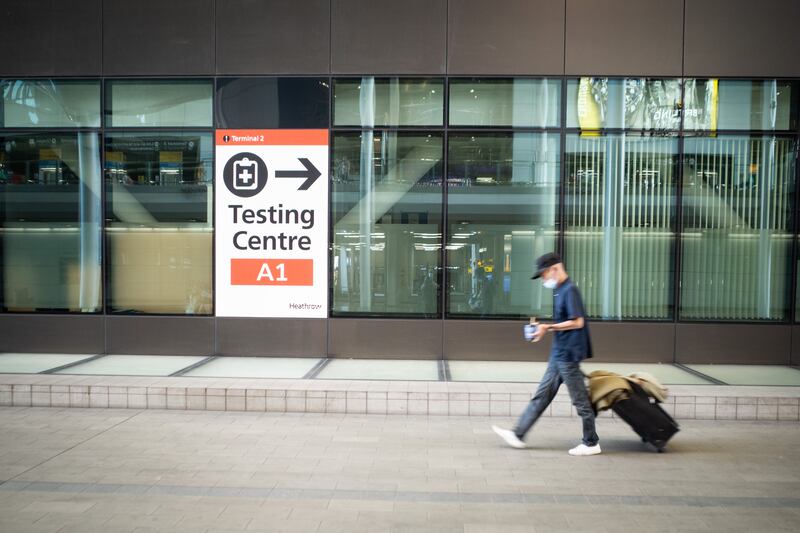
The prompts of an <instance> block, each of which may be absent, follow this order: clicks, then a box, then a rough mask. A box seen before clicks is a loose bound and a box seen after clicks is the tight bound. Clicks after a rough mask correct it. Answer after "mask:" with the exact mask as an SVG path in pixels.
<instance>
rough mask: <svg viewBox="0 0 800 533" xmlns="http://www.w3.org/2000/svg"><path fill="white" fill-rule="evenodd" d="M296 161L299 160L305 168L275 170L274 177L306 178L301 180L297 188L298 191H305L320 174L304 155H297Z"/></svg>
mask: <svg viewBox="0 0 800 533" xmlns="http://www.w3.org/2000/svg"><path fill="white" fill-rule="evenodd" d="M297 160H298V161H300V162H301V163H302V164H303V166H304V167H306V169H305V170H276V171H275V177H276V178H306V181H304V182H303V184H302V185H300V187H299V188H298V189H297V190H298V191H307V190H308V188H309V187H311V186H312V185H313V184H314V182H315V181H317V178H318V177H320V176H321V174H320V171H319V170H317V167H315V166H314V165H312V164H311V161H309V160H308V159H306V158H305V157H298V158H297Z"/></svg>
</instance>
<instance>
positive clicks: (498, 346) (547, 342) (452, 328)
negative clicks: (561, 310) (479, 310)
mask: <svg viewBox="0 0 800 533" xmlns="http://www.w3.org/2000/svg"><path fill="white" fill-rule="evenodd" d="M525 323H526V321H524V320H513V321H512V320H509V321H506V320H502V321H495V320H492V321H489V320H486V321H483V320H447V321H445V334H444V340H445V342H444V358H445V359H450V360H475V361H546V360H547V358H548V357H549V356H550V346H551V341H552V336H551V335H547V336H545V338H544V339H543V340H542V341H541V342H538V343H529V342H526V341H525V340H524V339H523V337H522V326H524V325H525Z"/></svg>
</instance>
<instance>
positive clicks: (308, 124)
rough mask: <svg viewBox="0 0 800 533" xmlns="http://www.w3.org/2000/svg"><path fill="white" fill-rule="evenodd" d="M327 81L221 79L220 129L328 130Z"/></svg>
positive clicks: (219, 94) (315, 79) (316, 79)
mask: <svg viewBox="0 0 800 533" xmlns="http://www.w3.org/2000/svg"><path fill="white" fill-rule="evenodd" d="M328 106H329V89H328V79H327V78H274V77H270V78H220V79H219V80H217V127H220V128H297V129H315V128H323V129H327V128H328V126H329V124H328Z"/></svg>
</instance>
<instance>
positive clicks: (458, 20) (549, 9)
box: [447, 0, 565, 75]
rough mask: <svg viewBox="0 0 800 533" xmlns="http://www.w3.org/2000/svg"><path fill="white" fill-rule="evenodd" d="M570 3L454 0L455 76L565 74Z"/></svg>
mask: <svg viewBox="0 0 800 533" xmlns="http://www.w3.org/2000/svg"><path fill="white" fill-rule="evenodd" d="M564 1H565V0H505V1H502V2H487V1H486V0H450V9H449V14H448V15H449V21H448V35H447V40H448V46H447V56H448V57H447V71H448V73H450V74H499V75H506V74H507V75H513V74H523V75H524V74H530V75H537V74H543V75H558V74H563V73H564Z"/></svg>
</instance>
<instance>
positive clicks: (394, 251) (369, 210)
mask: <svg viewBox="0 0 800 533" xmlns="http://www.w3.org/2000/svg"><path fill="white" fill-rule="evenodd" d="M332 158H333V161H332V203H331V211H332V213H331V218H332V220H333V257H332V259H331V264H332V268H333V312H334V314H348V313H361V314H372V313H375V314H377V313H381V314H406V315H424V316H436V315H438V313H439V306H438V303H439V297H438V294H439V277H440V276H439V272H440V264H441V247H442V229H441V227H442V221H441V218H442V137H441V135H434V134H417V133H414V134H412V133H409V134H402V133H395V132H386V131H375V132H372V131H370V132H361V133H337V134H335V135H334V138H333V156H332Z"/></svg>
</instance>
